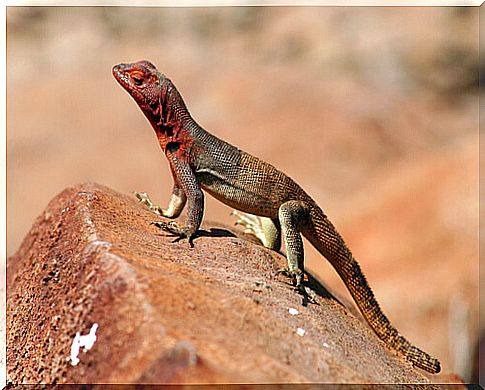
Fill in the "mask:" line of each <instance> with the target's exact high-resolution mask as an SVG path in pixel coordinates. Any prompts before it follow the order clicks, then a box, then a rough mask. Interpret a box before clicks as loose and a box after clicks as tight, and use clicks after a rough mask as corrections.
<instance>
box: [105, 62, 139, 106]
mask: <svg viewBox="0 0 485 390" xmlns="http://www.w3.org/2000/svg"><path fill="white" fill-rule="evenodd" d="M126 68H127V64H118V65H115V66H113V69H112V73H113V76H114V78H115V79H116V81H118V83H119V84H120V85H121V86H122V87H123V88H124V89H125V90H126V91H127V92H128V93H129V94H130V95H131V96H132V97H133V98H134V99H135V100H136V101H137V102H138V103H141V102H143V100H144V99H143V94H142V93H141V92H139V91H138V90H137V89H136V88H135V87H134V86H133V85H132V83H131V82H130V77H129V76H128V73H127V72H126V71H125V70H126Z"/></svg>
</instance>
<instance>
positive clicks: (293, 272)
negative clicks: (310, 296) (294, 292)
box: [276, 268, 303, 290]
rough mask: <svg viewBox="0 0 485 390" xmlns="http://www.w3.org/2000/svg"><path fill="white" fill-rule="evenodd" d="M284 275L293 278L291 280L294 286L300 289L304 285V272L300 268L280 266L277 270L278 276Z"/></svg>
mask: <svg viewBox="0 0 485 390" xmlns="http://www.w3.org/2000/svg"><path fill="white" fill-rule="evenodd" d="M278 275H284V276H286V277H288V278H290V279H291V282H292V284H293V286H294V287H296V288H297V289H298V290H301V289H302V288H303V287H302V286H303V283H302V281H303V272H302V271H301V270H300V269H298V268H297V269H289V268H280V269H279V270H277V271H276V276H278Z"/></svg>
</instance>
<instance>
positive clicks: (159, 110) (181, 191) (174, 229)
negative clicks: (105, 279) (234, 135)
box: [113, 61, 440, 373]
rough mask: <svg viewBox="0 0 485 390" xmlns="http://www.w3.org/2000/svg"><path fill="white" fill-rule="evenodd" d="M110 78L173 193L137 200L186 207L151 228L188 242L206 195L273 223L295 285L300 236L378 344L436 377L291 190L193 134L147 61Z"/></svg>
mask: <svg viewBox="0 0 485 390" xmlns="http://www.w3.org/2000/svg"><path fill="white" fill-rule="evenodd" d="M113 75H114V77H115V78H116V80H117V81H118V82H119V83H120V84H121V86H122V87H123V88H125V90H126V91H127V92H128V93H129V94H130V95H131V96H132V97H133V98H134V99H135V101H136V102H137V103H138V105H139V107H140V108H141V110H142V112H143V113H144V114H145V116H146V117H147V119H148V121H149V122H150V124H151V125H152V127H153V129H154V130H155V133H156V135H157V138H158V141H159V143H160V146H161V148H162V150H163V152H164V153H165V155H166V157H167V159H168V161H169V164H170V169H171V171H172V176H173V181H174V186H173V191H172V196H171V198H170V201H169V206H168V208H167V209H166V210H164V209H161V208H159V207H158V206H154V205H152V203H151V201H150V200H149V198H148V197H147V196H146V194H137V196H138V198H139V199H140V200H141V201H142V202H143V203H145V204H146V205H147V206H149V207H150V209H151V210H152V211H154V212H156V213H157V214H159V215H161V216H164V217H167V218H176V217H178V216H179V215H180V213H181V211H182V209H183V208H184V206H185V204H186V203H187V206H188V213H187V220H186V223H185V225H184V226H178V225H177V224H175V223H174V222H171V223H167V222H164V221H162V222H156V223H155V225H157V226H158V227H160V228H162V229H163V230H166V231H169V232H171V233H173V234H174V235H176V236H179V237H181V238H188V240H189V242H190V243H192V240H193V238H194V235H195V234H196V232H197V230H198V229H199V227H200V224H201V221H202V215H203V211H204V195H203V192H202V190H205V191H206V192H208V193H209V194H211V195H212V196H214V197H215V198H217V199H218V200H220V201H221V202H223V203H225V204H227V205H229V206H231V207H233V208H235V209H237V210H241V211H243V212H246V213H249V214H253V215H256V216H260V217H264V218H268V221H272V223H273V227H274V229H273V231H275V232H277V233H275V234H274V237H272V240H271V242H270V243H269V244H268V246H271V247H273V249H277V248H276V246H277V244H275V243H277V242H278V241H279V234H280V233H279V232H280V231H281V234H282V236H283V242H284V244H285V248H286V253H287V260H288V270H287V271H288V274H289V275H290V277H291V278H292V279H293V282H294V284H295V285H297V286H301V285H302V283H301V282H302V276H303V242H302V238H301V235H302V234H303V235H304V236H305V237H306V238H307V239H308V240H309V241H310V242H311V243H312V245H314V246H315V248H317V250H318V251H319V252H320V253H321V254H322V255H323V256H325V258H327V259H328V260H329V261H330V263H331V264H332V266H333V267H334V268H335V270H336V271H337V272H338V274H339V275H340V277H341V278H342V280H343V281H344V283H345V284H346V286H347V288H348V289H349V291H350V293H351V295H352V297H353V298H354V300H355V302H356V303H357V306H358V307H359V309H360V310H361V312H362V314H363V315H364V317H365V318H366V320H367V321H368V323H369V324H370V326H371V327H372V329H373V330H374V331H375V332H376V334H377V335H378V336H379V338H380V339H381V340H383V341H384V342H385V343H386V344H387V345H388V346H389V347H391V348H394V349H395V350H397V351H399V352H401V353H402V354H403V355H404V356H405V357H406V358H407V359H408V360H409V361H410V362H411V363H412V364H413V365H414V366H416V367H419V368H422V369H424V370H426V371H428V372H430V373H438V372H439V371H440V363H439V361H438V360H436V359H434V358H432V357H431V356H429V355H428V354H427V353H425V352H423V351H421V350H420V349H418V348H416V347H415V346H413V345H411V343H409V341H407V340H406V339H405V338H404V337H403V336H401V335H400V334H399V332H398V331H397V330H396V329H395V328H394V327H393V326H392V325H391V323H390V322H389V320H388V319H387V317H386V316H385V315H384V314H383V312H382V310H381V309H380V307H379V304H378V303H377V301H376V299H375V297H374V294H373V293H372V290H371V288H370V287H369V285H368V283H367V281H366V278H365V276H364V274H363V273H362V271H361V269H360V266H359V264H358V263H357V261H356V260H355V259H354V257H353V256H352V253H351V252H350V250H349V249H348V248H347V246H346V244H345V242H344V241H343V239H342V237H341V236H340V234H339V233H338V232H337V231H336V229H335V228H334V226H333V225H332V223H331V222H330V221H329V219H328V218H327V217H326V215H325V214H324V213H323V211H322V210H321V209H320V207H318V205H317V204H316V203H315V201H313V199H312V198H311V197H310V196H309V195H307V194H306V192H305V191H304V190H303V189H302V188H301V187H300V186H299V185H298V184H296V183H295V182H294V181H293V180H292V179H291V178H289V177H288V176H286V175H285V174H284V173H282V172H280V171H278V170H277V169H276V168H275V167H273V166H272V165H270V164H268V163H266V162H264V161H262V160H260V159H258V158H257V157H254V156H252V155H250V154H248V153H246V152H243V151H242V150H240V149H238V148H236V147H234V146H232V145H230V144H228V143H227V142H225V141H223V140H221V139H219V138H217V137H215V136H213V135H212V134H210V133H208V132H207V131H205V130H204V129H203V128H202V127H200V126H199V125H198V124H197V123H196V122H195V121H194V119H192V117H191V116H190V114H189V112H188V110H187V108H186V106H185V103H184V101H183V100H182V97H181V96H180V94H179V92H178V91H177V89H176V88H175V86H174V85H173V84H172V82H171V81H170V80H169V79H168V78H167V77H166V76H164V75H163V74H161V73H160V72H159V71H158V70H157V69H156V68H155V66H154V65H153V64H151V63H150V62H148V61H140V62H136V63H132V64H119V65H116V66H114V67H113Z"/></svg>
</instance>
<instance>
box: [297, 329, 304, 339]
mask: <svg viewBox="0 0 485 390" xmlns="http://www.w3.org/2000/svg"><path fill="white" fill-rule="evenodd" d="M305 333H306V330H305V329H303V328H297V329H296V334H297V335H298V336H302V337H303V336H304V335H305Z"/></svg>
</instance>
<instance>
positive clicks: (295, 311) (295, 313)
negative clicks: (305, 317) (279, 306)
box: [288, 307, 300, 316]
mask: <svg viewBox="0 0 485 390" xmlns="http://www.w3.org/2000/svg"><path fill="white" fill-rule="evenodd" d="M288 312H289V313H290V314H291V315H292V316H296V315H298V314H300V312H299V311H298V310H296V309H295V308H293V307H290V308H289V309H288Z"/></svg>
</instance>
